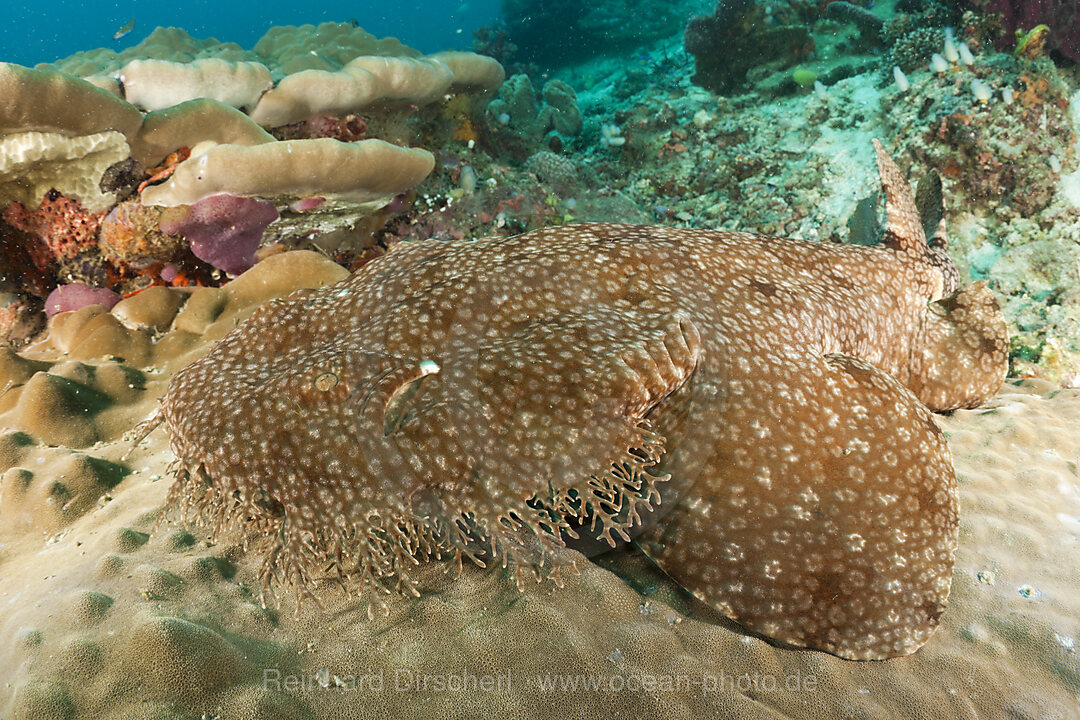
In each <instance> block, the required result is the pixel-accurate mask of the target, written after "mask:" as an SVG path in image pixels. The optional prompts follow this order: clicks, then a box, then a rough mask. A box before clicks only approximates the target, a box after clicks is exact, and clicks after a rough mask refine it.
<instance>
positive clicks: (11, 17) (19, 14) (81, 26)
mask: <svg viewBox="0 0 1080 720" xmlns="http://www.w3.org/2000/svg"><path fill="white" fill-rule="evenodd" d="M5 5H6V8H5V12H4V22H3V23H2V24H0V48H2V49H3V52H2V55H3V59H4V61H6V62H15V63H19V64H22V65H34V64H36V63H41V62H52V61H53V60H56V59H58V58H61V57H66V56H68V55H71V54H72V53H74V52H77V51H79V50H86V49H88V48H96V47H107V48H112V49H113V50H116V51H120V50H123V49H124V48H127V47H131V46H132V45H135V44H136V43H138V42H139V41H140V40H142V39H143V38H144V37H146V36H147V35H148V34H149V33H150V31H152V30H153V29H154V28H155V27H157V26H159V25H160V26H164V27H169V26H176V27H182V28H184V29H185V30H187V31H188V32H189V33H190V34H191V35H193V36H194V37H199V38H202V37H211V36H212V37H216V38H217V39H218V40H221V41H222V42H235V43H239V44H240V45H242V46H243V47H251V46H252V45H254V44H255V41H256V40H258V39H259V38H260V37H261V36H262V34H263V33H265V32H266V31H267V30H268V29H269V28H270V26H271V25H301V24H304V23H311V24H315V25H317V24H318V23H321V22H327V21H336V22H345V21H349V20H356V21H357V23H358V24H359V25H360V26H361V27H363V28H364V29H365V30H367V31H368V32H370V33H372V34H374V35H377V36H379V37H384V36H387V35H392V36H395V37H397V38H398V39H400V40H401V41H402V42H404V43H405V44H407V45H411V46H412V47H415V48H417V49H418V50H421V51H423V52H435V51H437V50H446V49H470V48H471V45H472V31H473V30H474V29H475V28H478V27H480V26H482V25H485V24H488V23H490V22H491V21H492V20H493V19H494V18H495V17H496V15H497V12H498V0H468V2H465V3H462V2H460V0H403V1H402V2H394V3H375V2H363V3H358V2H340V1H338V2H322V3H318V4H311V5H308V4H305V3H292V2H282V1H281V0H272V1H270V2H259V3H253V2H238V3H228V4H226V3H222V2H212V1H211V0H199V1H193V2H172V3H148V2H135V1H134V0H127V1H125V2H75V1H73V0H60V1H59V2H52V3H33V2H26V1H25V0H19V1H18V2H16V3H13V4H12V5H8V4H6V3H5ZM132 18H135V27H134V29H133V30H132V31H131V32H130V33H128V34H127V35H125V36H124V37H122V38H120V39H119V40H115V39H113V35H114V34H115V33H116V32H117V31H118V30H119V29H120V28H122V27H123V26H124V25H125V24H126V23H127V22H128V21H130V20H131V19H132Z"/></svg>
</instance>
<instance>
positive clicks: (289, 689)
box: [0, 252, 1080, 720]
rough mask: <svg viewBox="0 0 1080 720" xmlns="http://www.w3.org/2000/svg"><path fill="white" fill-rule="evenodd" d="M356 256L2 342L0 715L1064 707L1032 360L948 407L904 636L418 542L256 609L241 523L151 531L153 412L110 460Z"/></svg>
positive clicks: (1070, 426) (858, 712) (1076, 547)
mask: <svg viewBox="0 0 1080 720" xmlns="http://www.w3.org/2000/svg"><path fill="white" fill-rule="evenodd" d="M344 276H345V271H344V270H343V269H341V268H340V267H338V266H336V265H333V264H332V263H330V262H329V261H327V260H325V259H323V258H321V257H320V256H318V255H315V254H313V253H305V252H297V253H287V254H284V255H279V256H273V257H271V258H269V259H267V260H266V261H264V262H262V263H259V264H258V265H257V266H256V267H255V268H253V269H252V270H250V271H249V272H248V273H245V274H244V275H243V276H241V278H239V279H238V280H236V281H234V282H232V283H230V284H229V285H228V286H226V287H225V288H224V289H212V288H202V289H198V290H194V291H181V290H175V289H168V290H166V289H160V291H155V292H152V293H142V294H140V295H138V296H135V297H134V298H131V299H130V300H127V301H124V302H123V303H121V304H120V305H118V306H116V307H115V308H114V309H113V310H112V311H111V312H108V313H105V312H102V311H101V310H100V309H90V308H87V309H84V310H80V311H78V312H76V313H70V314H66V315H62V316H58V317H57V318H56V319H54V321H53V323H52V326H51V329H50V333H49V335H48V337H47V338H46V339H45V340H44V341H42V342H39V343H38V344H36V345H35V346H32V347H31V348H29V349H27V350H26V351H24V352H22V353H20V354H19V355H15V354H14V353H11V352H7V353H0V388H2V387H8V390H7V391H6V392H4V393H3V395H0V428H2V432H0V718H2V719H3V720H16V719H20V720H21V719H23V718H26V719H33V720H51V719H53V718H116V719H128V718H130V719H132V720H135V719H143V718H145V719H147V720H149V719H162V720H163V719H165V718H185V719H186V718H203V717H206V718H213V717H220V718H223V719H231V718H259V719H262V718H266V719H273V718H282V719H284V718H354V717H355V718H366V717H418V718H486V717H507V716H510V715H514V716H518V717H535V718H549V717H561V716H564V715H567V714H570V715H572V716H579V717H590V716H603V717H623V718H660V717H665V718H666V717H674V718H695V719H697V718H705V717H708V718H779V717H793V718H902V717H903V718H909V717H910V718H1080V650H1077V649H1076V647H1075V639H1076V638H1077V637H1078V636H1080V469H1078V463H1080V433H1078V432H1077V431H1076V427H1077V420H1078V419H1080V391H1078V390H1057V389H1055V387H1054V386H1051V385H1049V384H1047V383H1043V382H1040V381H1034V380H1030V381H1025V382H1023V383H1019V384H1011V383H1010V384H1007V385H1006V386H1005V387H1004V388H1003V389H1002V391H1001V392H1000V393H999V395H998V396H997V397H996V398H995V399H994V400H993V401H992V402H991V403H990V404H989V405H988V406H987V407H985V408H980V409H978V410H971V411H958V412H956V413H953V414H952V415H950V416H939V418H938V419H939V422H940V424H941V426H942V427H943V429H944V430H945V432H946V434H947V436H948V438H949V444H950V447H951V448H952V452H953V455H954V461H955V464H956V468H957V473H958V477H959V482H960V492H961V504H962V505H961V525H960V549H959V552H958V555H957V562H956V574H955V576H954V580H953V590H952V596H951V601H950V606H949V609H948V611H947V612H946V614H945V616H944V620H943V623H942V626H941V628H940V629H939V630H938V632H937V634H936V635H935V636H934V637H933V638H932V639H931V641H930V642H929V643H928V644H927V645H926V646H925V647H924V648H923V649H922V650H920V651H919V652H918V653H916V654H915V655H913V656H910V657H907V658H901V659H897V660H889V661H884V662H865V663H861V662H848V661H844V660H840V659H838V658H835V657H832V656H830V655H826V654H823V653H818V652H810V651H804V650H789V649H783V648H777V647H774V646H772V645H770V644H768V643H766V642H764V641H762V640H759V639H757V638H754V637H749V636H747V635H745V634H742V633H740V632H738V631H737V629H732V628H731V625H730V623H725V622H724V621H723V619H722V618H720V617H718V616H716V615H715V614H714V613H712V612H710V611H709V610H708V609H707V608H704V607H703V606H702V605H700V604H699V603H696V602H695V601H693V600H692V599H690V598H688V597H687V596H685V594H683V593H681V592H680V591H679V589H678V588H677V586H675V585H674V584H672V583H671V582H670V581H668V580H666V579H665V578H664V577H663V576H662V575H659V574H658V573H656V572H654V571H652V570H651V569H650V568H649V567H648V566H647V564H646V563H644V562H643V561H642V560H641V558H640V557H639V556H635V555H634V554H633V553H632V552H631V551H623V552H622V553H619V554H616V555H615V557H608V558H603V559H599V560H598V562H600V563H601V564H602V565H603V566H601V564H597V563H596V562H594V561H593V560H589V559H586V558H585V557H583V556H576V564H577V567H578V568H579V570H580V574H579V575H576V576H575V575H570V576H569V577H566V583H565V587H563V588H557V587H555V586H554V585H553V584H551V583H544V584H539V585H530V586H528V587H526V589H525V590H524V592H519V591H518V590H517V587H516V585H515V582H514V580H513V578H512V576H511V575H510V574H509V573H508V572H505V571H503V570H501V569H494V570H491V569H488V570H484V569H480V568H477V567H471V566H466V567H465V568H464V569H463V571H462V574H461V576H460V577H458V578H457V579H454V578H453V577H452V576H451V575H448V574H447V573H445V572H444V570H445V569H446V566H445V565H443V564H441V563H431V564H428V565H425V566H424V567H422V568H421V569H420V570H419V572H418V574H417V575H418V577H419V580H420V583H421V588H422V596H421V597H420V598H419V599H416V600H407V601H406V600H402V601H393V602H390V603H389V606H388V613H387V614H386V615H385V616H384V615H381V614H377V615H376V616H375V617H374V618H373V619H369V618H368V603H367V602H366V601H361V600H357V599H355V598H353V599H346V598H342V597H341V596H340V593H335V592H329V593H327V596H326V599H325V608H324V609H323V610H320V609H319V608H318V607H316V606H315V605H314V604H313V603H305V604H304V605H303V606H302V607H301V609H300V611H299V614H296V615H294V612H293V605H294V598H293V597H292V596H290V595H288V594H286V595H284V596H283V597H282V609H281V610H275V609H263V608H262V607H261V605H260V602H259V591H258V580H257V577H256V575H257V570H258V567H259V565H260V563H261V558H259V557H257V556H255V555H254V554H253V553H245V552H244V550H243V548H242V546H241V544H240V543H239V539H238V538H235V537H224V538H221V539H220V540H219V542H217V543H211V542H210V540H209V533H208V531H207V530H206V529H205V528H201V527H189V528H187V529H184V528H182V527H181V526H179V525H178V524H176V523H174V522H168V521H167V522H163V523H161V524H160V525H158V526H157V527H156V528H155V520H156V519H157V517H158V515H159V512H160V509H161V507H162V505H163V502H164V499H165V494H166V492H167V490H168V487H169V484H170V480H171V478H170V475H169V463H170V460H171V459H172V454H171V453H170V451H169V449H168V440H167V437H166V435H165V432H164V431H162V430H158V431H157V432H155V433H153V434H151V435H150V436H149V437H148V438H147V439H146V440H145V441H144V442H143V443H141V444H140V445H139V446H138V447H137V448H136V450H135V451H134V452H133V453H132V455H131V456H130V457H129V458H128V459H127V460H126V461H121V457H122V456H123V454H124V452H125V451H126V450H127V449H128V447H129V446H130V444H131V432H130V431H131V429H132V428H133V427H134V426H135V425H136V423H137V422H138V421H140V420H141V419H143V418H145V417H146V416H148V415H149V414H150V413H151V412H152V411H153V409H154V406H155V403H156V401H157V398H158V397H160V396H161V394H162V393H163V392H164V389H165V386H166V384H167V382H168V378H169V377H170V376H171V374H172V373H173V372H175V370H177V369H178V368H180V367H182V366H183V365H184V364H186V363H188V362H190V361H191V360H192V359H194V358H195V357H197V356H198V355H200V354H201V353H203V352H205V351H206V349H208V348H209V346H210V345H211V344H212V342H214V341H216V340H217V339H219V338H220V337H222V336H223V335H224V334H225V333H226V332H228V331H229V330H230V329H232V328H233V327H235V325H236V324H238V323H239V322H240V321H241V320H242V319H243V318H244V317H245V316H246V315H247V314H248V313H250V312H251V310H253V309H254V308H255V307H256V306H257V305H258V304H260V303H261V302H263V301H265V300H267V299H269V298H271V297H276V296H281V295H284V294H287V293H288V292H290V291H291V290H293V289H296V288H299V287H314V286H318V285H322V284H325V283H328V282H335V281H337V280H339V279H341V278H342V277H344ZM9 383H10V386H9ZM565 552H566V553H567V555H568V557H575V551H573V550H566V551H565Z"/></svg>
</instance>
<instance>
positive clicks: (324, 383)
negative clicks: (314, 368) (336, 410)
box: [312, 372, 338, 392]
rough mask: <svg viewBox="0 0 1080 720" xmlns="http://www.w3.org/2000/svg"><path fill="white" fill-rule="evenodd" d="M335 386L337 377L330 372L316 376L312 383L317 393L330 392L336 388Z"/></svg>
mask: <svg viewBox="0 0 1080 720" xmlns="http://www.w3.org/2000/svg"><path fill="white" fill-rule="evenodd" d="M337 384H338V376H337V375H335V374H334V373H332V372H324V373H322V374H320V375H318V376H316V378H315V380H314V381H313V382H312V385H314V386H315V389H316V390H318V391H319V392H330V391H331V390H333V389H334V388H335V387H337Z"/></svg>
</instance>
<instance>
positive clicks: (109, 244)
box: [0, 23, 581, 330]
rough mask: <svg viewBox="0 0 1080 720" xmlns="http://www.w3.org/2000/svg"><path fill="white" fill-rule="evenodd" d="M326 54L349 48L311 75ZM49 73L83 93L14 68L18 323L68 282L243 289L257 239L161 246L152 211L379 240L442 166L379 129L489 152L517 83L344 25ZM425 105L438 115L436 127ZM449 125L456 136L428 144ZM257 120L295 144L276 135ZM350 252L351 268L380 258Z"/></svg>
mask: <svg viewBox="0 0 1080 720" xmlns="http://www.w3.org/2000/svg"><path fill="white" fill-rule="evenodd" d="M320 38H329V39H330V40H332V41H334V42H337V43H338V47H337V48H336V50H334V51H332V52H327V53H324V54H323V55H321V56H320V59H319V61H318V62H313V60H312V57H313V56H312V52H311V48H312V47H313V45H312V43H315V44H316V45H317V44H318V43H319V42H321V40H320ZM305 58H307V59H305ZM51 67H62V68H64V69H65V70H66V71H67V72H80V73H83V74H84V75H86V76H87V79H86V80H80V79H78V78H75V77H72V76H70V75H67V74H64V73H61V72H57V71H56V70H55V69H51V68H50V67H44V68H42V69H36V70H30V69H27V68H21V67H18V66H14V65H11V64H6V63H0V89H2V90H4V94H5V97H6V98H7V102H5V104H4V107H3V108H0V210H3V218H4V225H3V227H2V228H0V234H2V236H3V240H4V243H5V245H6V246H12V249H13V254H12V256H11V260H10V261H9V264H11V265H12V266H13V267H12V270H13V271H14V272H13V273H12V274H11V276H12V278H13V282H12V283H11V284H10V287H5V288H4V290H5V291H6V292H12V293H15V294H16V295H17V296H18V298H19V303H16V304H14V305H10V307H12V308H14V307H16V305H17V306H18V307H20V308H23V309H22V310H20V311H19V312H20V313H23V312H25V311H26V310H28V309H29V308H32V307H34V306H35V304H38V305H39V304H40V300H41V298H43V297H44V295H45V294H47V293H48V292H49V291H50V290H51V289H53V288H54V287H55V286H56V285H57V284H60V283H62V282H70V281H78V282H84V283H87V284H90V285H92V286H96V287H101V288H109V289H112V290H116V291H120V292H121V293H124V294H127V293H130V292H133V291H136V290H139V289H142V288H144V287H146V286H148V285H151V284H174V285H183V284H189V283H190V284H206V283H216V282H219V281H220V274H217V275H215V274H214V270H215V268H217V269H222V270H225V271H226V272H232V273H237V272H241V271H243V270H244V269H246V268H247V267H248V266H249V265H250V263H251V262H253V260H254V251H255V250H256V248H255V247H250V245H251V243H252V242H253V241H257V238H256V235H257V233H255V232H254V230H252V231H251V234H250V235H249V236H247V237H246V239H245V240H243V242H241V241H240V239H239V238H238V237H233V238H232V247H229V248H226V247H224V246H223V245H222V244H221V243H208V242H203V240H201V239H200V240H194V241H192V242H184V240H183V239H178V238H176V237H168V236H167V235H166V234H163V233H162V232H160V230H159V223H158V222H157V215H158V214H160V213H159V212H158V211H157V210H154V209H153V208H154V207H160V206H164V207H175V206H178V205H186V206H191V205H195V204H197V203H199V202H200V201H202V200H204V199H207V198H209V197H210V196H212V195H220V194H227V195H232V196H241V197H248V198H255V197H258V198H261V199H262V200H267V201H270V202H273V203H275V204H276V205H277V207H278V208H279V210H281V209H285V208H287V207H290V206H293V205H295V206H296V207H301V206H304V207H306V208H307V209H308V210H312V208H315V206H318V208H317V210H316V211H315V212H313V213H311V218H312V219H314V218H318V220H319V222H321V223H322V227H320V228H317V229H314V230H313V224H312V223H309V224H308V226H307V227H303V228H298V227H296V226H295V225H293V224H290V223H289V222H288V221H286V222H283V223H281V224H280V225H279V226H278V227H277V228H275V230H274V231H273V233H272V237H273V239H274V241H276V242H285V243H289V245H290V246H297V245H298V244H300V243H301V242H304V241H311V240H312V239H313V238H315V237H316V236H318V235H323V234H335V233H336V234H338V235H341V233H342V232H345V233H348V232H349V231H351V230H354V229H356V228H358V227H360V226H361V225H364V224H365V223H370V222H371V221H370V219H369V218H371V217H372V216H373V213H376V211H378V209H379V208H381V207H383V206H385V205H387V204H388V203H389V202H391V201H392V200H393V199H394V198H395V197H398V196H402V195H403V193H405V192H406V191H408V190H409V189H411V188H412V187H414V186H416V185H417V184H418V183H420V182H421V181H422V180H423V179H424V177H425V176H426V175H427V174H428V173H430V172H431V169H432V167H433V164H434V159H433V156H432V155H431V154H430V153H427V152H426V151H423V150H420V149H416V148H410V147H399V146H395V145H392V144H390V143H387V142H385V141H383V140H377V139H375V138H374V137H373V135H374V134H375V133H374V132H373V128H374V129H375V131H377V132H378V133H381V134H383V135H382V136H383V137H385V138H388V139H391V140H393V141H394V142H397V143H400V144H401V145H405V146H410V145H416V144H418V143H423V142H431V143H442V142H444V141H445V139H446V138H444V135H443V133H444V132H445V133H446V134H448V135H449V134H451V133H453V134H454V135H455V137H461V138H467V139H470V140H472V141H473V142H475V140H476V138H477V137H478V136H477V127H479V122H478V119H479V118H480V117H481V115H482V113H483V108H484V103H485V102H486V98H485V97H484V96H485V95H486V94H487V93H489V92H490V91H492V90H494V89H495V88H497V87H498V86H499V84H500V83H501V82H502V79H503V69H502V67H501V66H500V65H499V64H498V63H497V62H495V61H494V60H492V59H491V58H487V57H483V56H479V55H476V54H473V53H466V52H442V53H436V54H434V55H430V56H426V57H425V56H421V55H420V53H419V52H417V51H415V50H412V49H410V48H407V47H405V46H404V45H401V43H399V42H398V41H396V40H393V39H387V40H378V39H377V38H374V37H373V36H371V35H369V34H368V33H365V32H364V31H363V30H362V29H360V28H358V27H355V26H354V25H352V24H348V23H342V24H335V23H324V24H323V25H320V26H318V27H314V26H303V27H300V28H292V27H284V28H274V29H272V30H271V31H270V32H268V33H267V36H266V37H264V38H263V40H261V41H260V42H259V43H258V44H257V47H256V49H255V50H253V51H239V48H237V47H235V46H231V45H228V44H221V43H217V41H215V40H212V39H211V40H207V41H197V40H194V39H192V38H191V37H190V36H188V35H187V34H186V33H184V32H183V31H181V30H177V29H160V28H159V29H158V30H156V31H155V32H154V33H152V34H151V36H150V37H148V38H147V39H146V40H145V41H143V42H142V43H140V44H139V45H138V46H137V47H136V48H132V49H129V50H127V51H124V52H122V53H114V52H112V51H104V50H103V51H91V52H88V53H83V54H80V56H79V57H76V58H70V59H68V60H64V61H58V63H57V64H56V65H55V66H51ZM557 85H558V84H556V85H554V86H553V88H556V90H553V91H551V92H552V93H554V94H553V95H552V98H553V99H552V102H553V103H555V104H556V106H557V107H558V110H559V112H560V113H561V114H560V115H559V121H560V123H562V124H561V125H560V127H563V128H564V129H565V128H566V127H571V129H573V123H574V121H575V120H574V118H572V117H570V116H569V114H568V113H569V112H570V110H571V109H572V100H573V96H572V91H569V89H568V88H566V89H565V90H564V91H563V92H562V94H559V92H558V91H557ZM567 102H569V103H570V105H569V106H568V105H567ZM420 106H433V109H432V110H430V111H428V113H429V114H430V115H431V116H432V117H431V119H430V120H427V121H424V122H423V123H422V122H419V121H418V115H419V114H420V113H421V112H422V111H421V110H420ZM140 111H146V112H145V113H144V112H140ZM361 112H362V113H363V115H360V114H357V113H361ZM552 112H554V111H552ZM447 117H452V118H453V119H454V123H455V124H456V128H455V129H452V130H451V131H450V132H447V131H444V130H440V131H438V132H432V133H431V134H430V135H429V136H428V137H427V138H423V137H421V135H420V132H421V130H424V131H429V132H430V131H431V130H432V129H433V128H438V127H439V126H440V122H441V121H442V120H444V119H445V118H447ZM564 118H566V119H565V120H564ZM256 120H259V121H261V122H263V123H265V124H266V125H267V126H268V127H271V128H272V129H273V128H274V126H278V125H281V126H283V127H282V128H281V129H275V134H271V133H269V132H267V131H266V130H264V129H263V128H262V127H260V125H259V124H258V122H256ZM576 122H577V124H578V126H580V122H581V120H580V116H578V117H577V118H576ZM567 123H569V126H568V125H567ZM279 138H288V139H279ZM241 204H250V203H246V202H245V203H239V204H238V203H233V204H232V205H231V206H230V207H231V208H232V209H233V210H234V211H236V213H237V214H236V216H235V217H232V218H229V217H227V216H226V215H222V216H221V217H219V218H218V221H219V223H218V224H219V225H221V226H224V225H227V224H229V223H230V222H232V223H233V224H236V225H237V226H242V225H248V226H249V229H250V223H248V220H247V219H246V218H245V217H243V216H244V213H243V212H242V211H241V210H240V205H241ZM267 217H269V215H267ZM103 218H104V221H103ZM274 219H276V217H275V218H274ZM385 219H386V218H385V216H383V220H384V221H385ZM99 226H100V232H99ZM16 231H21V232H16ZM294 231H295V235H290V232H294ZM189 234H190V233H189ZM354 234H356V235H359V236H363V235H364V234H365V233H364V232H356V233H354ZM219 239H220V238H219ZM338 244H339V250H340V254H341V256H342V259H343V260H344V261H346V262H351V261H352V259H353V258H350V257H347V255H348V254H349V253H350V252H352V253H353V254H354V255H355V256H356V257H359V256H362V255H363V253H365V252H366V251H367V249H368V247H369V244H368V243H367V242H365V241H363V240H361V241H360V242H358V244H357V246H356V247H355V248H353V249H352V250H351V251H350V249H349V248H348V247H347V243H344V242H341V239H340V238H339V242H338ZM211 245H216V246H217V249H215V250H211V249H210V246H211ZM241 246H242V247H241ZM309 246H312V245H309ZM207 258H209V260H207ZM31 298H37V300H36V303H35V302H34V301H31ZM20 303H21V304H20ZM8 315H10V312H9V313H8ZM5 317H6V316H5ZM12 322H13V320H12V319H11V318H7V319H6V320H5V329H6V330H9V329H10V327H13V325H12V324H11V323H12Z"/></svg>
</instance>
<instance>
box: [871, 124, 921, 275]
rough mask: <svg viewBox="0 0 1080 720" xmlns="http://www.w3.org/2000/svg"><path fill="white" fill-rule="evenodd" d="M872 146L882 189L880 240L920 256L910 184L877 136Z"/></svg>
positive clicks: (915, 212) (915, 210)
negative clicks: (883, 223)
mask: <svg viewBox="0 0 1080 720" xmlns="http://www.w3.org/2000/svg"><path fill="white" fill-rule="evenodd" d="M874 150H875V151H877V163H878V171H879V172H880V174H881V188H882V190H884V191H885V234H884V236H883V237H882V240H881V242H882V244H884V245H885V246H886V247H890V248H892V249H893V250H896V251H897V252H902V253H907V254H908V255H914V256H916V257H922V256H923V255H925V254H926V234H925V233H923V226H922V221H921V220H920V218H919V211H918V209H917V208H916V206H915V197H914V195H913V194H912V192H911V185H909V184H908V181H907V180H905V179H904V176H903V175H902V174H901V173H900V168H898V167H897V166H896V163H894V162H893V161H892V158H891V157H889V155H888V153H886V152H885V150H884V148H882V147H881V143H880V142H878V141H877V139H875V140H874Z"/></svg>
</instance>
